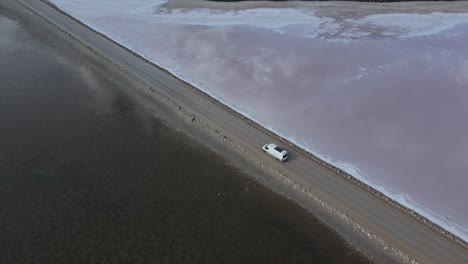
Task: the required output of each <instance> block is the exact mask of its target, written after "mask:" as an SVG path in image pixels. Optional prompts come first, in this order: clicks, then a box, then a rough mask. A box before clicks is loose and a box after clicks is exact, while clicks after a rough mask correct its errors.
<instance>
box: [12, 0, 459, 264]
mask: <svg viewBox="0 0 468 264" xmlns="http://www.w3.org/2000/svg"><path fill="white" fill-rule="evenodd" d="M18 1H20V2H22V3H24V4H26V5H27V6H29V7H30V8H31V9H32V10H34V11H35V12H36V13H38V14H40V15H41V16H43V17H44V18H46V19H47V20H49V21H50V22H52V23H54V24H56V25H57V26H58V27H60V28H62V29H63V30H65V31H67V32H68V33H69V34H71V35H73V36H74V37H76V38H77V39H79V40H81V42H82V43H84V44H85V45H87V46H88V47H89V48H91V49H93V50H95V51H96V52H98V53H100V54H102V55H103V56H105V57H107V58H109V59H110V60H112V61H114V62H115V63H116V64H117V65H119V66H121V67H122V68H123V69H125V70H126V71H128V72H129V73H131V74H133V75H135V76H137V77H138V78H141V79H143V80H145V81H146V82H149V83H151V84H152V86H153V88H154V89H155V90H157V92H159V93H160V94H162V95H164V96H166V97H167V98H170V99H171V100H172V101H173V102H175V103H176V104H177V105H179V106H180V107H183V108H184V109H185V110H186V111H188V112H190V113H192V114H193V115H194V116H195V117H196V118H197V119H201V120H203V121H204V122H205V123H208V124H209V125H210V126H211V127H213V128H214V129H216V130H218V131H219V132H220V133H221V134H223V135H225V136H227V137H228V138H229V139H230V140H232V141H236V143H238V144H240V145H242V146H243V147H244V148H245V149H246V151H249V152H250V153H253V154H254V155H257V156H258V157H260V159H263V160H264V162H266V163H268V164H269V165H270V166H271V167H273V168H274V169H276V170H278V171H280V172H281V173H283V174H284V175H286V176H287V177H288V178H289V179H291V180H293V181H295V182H296V183H298V184H300V185H301V186H303V187H304V188H306V189H308V190H309V191H311V192H312V193H314V194H315V195H317V196H319V197H320V198H321V199H323V200H324V201H326V202H327V203H328V204H330V205H331V206H333V207H334V208H336V209H338V210H339V211H341V212H343V213H346V214H347V215H348V216H349V217H350V218H352V219H353V220H354V221H355V222H357V223H359V224H361V225H363V226H365V227H367V228H368V229H369V230H371V232H372V234H374V235H377V236H379V237H381V238H383V239H384V240H385V241H386V242H388V243H389V244H391V245H392V246H395V247H397V248H399V249H400V250H402V251H403V252H404V253H406V254H408V255H409V256H410V257H411V258H413V259H415V260H417V261H418V262H419V263H453V264H455V263H460V264H462V263H468V249H467V248H466V247H464V246H463V245H461V244H459V243H456V242H454V241H452V240H450V239H448V238H446V237H445V236H443V235H441V234H440V233H438V232H436V231H434V230H433V229H431V228H430V227H428V226H426V225H424V224H422V223H421V222H420V221H418V220H417V219H415V218H414V217H413V216H411V215H409V214H408V213H406V212H403V211H402V210H400V209H398V208H395V207H394V206H392V205H390V204H389V203H388V202H386V201H384V200H382V199H380V198H378V197H377V196H375V195H374V194H372V193H370V192H368V191H366V190H365V189H363V188H362V187H359V186H357V185H356V184H354V183H352V182H350V181H348V180H346V179H345V178H343V177H342V176H339V175H337V174H336V173H334V172H333V171H331V170H330V169H328V168H326V167H324V166H322V165H321V164H319V163H317V162H316V161H313V160H311V159H310V158H308V157H306V156H304V155H302V154H300V153H298V152H296V151H293V150H290V159H289V161H288V162H286V163H279V162H277V161H275V160H273V159H271V158H270V157H268V156H267V155H265V154H264V153H262V149H261V146H262V145H263V144H265V143H270V142H273V143H277V144H279V145H283V144H281V143H280V142H278V140H276V139H275V138H274V137H272V136H270V135H268V134H267V133H264V132H263V131H261V130H259V129H257V128H256V127H254V126H252V125H251V124H249V123H248V122H246V121H245V120H244V119H242V118H240V117H239V116H237V115H235V114H233V113H232V112H231V111H229V110H227V109H225V108H224V107H222V106H220V105H219V104H216V103H213V102H212V101H211V100H210V99H208V98H206V97H205V96H203V95H202V94H200V93H198V92H196V91H194V89H193V88H192V87H189V85H188V84H186V83H185V82H183V81H181V80H178V79H176V78H175V77H173V76H171V75H170V74H169V73H167V72H166V71H164V70H161V69H159V68H158V67H155V66H154V65H152V64H150V63H148V62H145V61H143V60H142V59H141V58H138V57H137V56H135V55H134V54H132V53H130V52H128V51H127V50H125V49H124V48H122V47H120V46H119V45H117V44H116V43H114V42H112V41H110V40H109V39H106V38H105V37H103V36H101V35H99V34H97V33H96V32H94V31H92V30H90V29H89V28H87V27H85V26H83V25H82V24H80V23H78V22H77V21H75V20H74V19H71V18H70V17H68V16H66V15H64V14H62V13H61V12H59V11H57V10H56V9H54V8H52V7H51V6H49V5H48V4H46V3H44V2H42V1H39V0H18Z"/></svg>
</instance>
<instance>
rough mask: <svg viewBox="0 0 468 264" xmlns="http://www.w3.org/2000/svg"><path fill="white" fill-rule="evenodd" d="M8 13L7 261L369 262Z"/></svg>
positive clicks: (3, 113)
mask: <svg viewBox="0 0 468 264" xmlns="http://www.w3.org/2000/svg"><path fill="white" fill-rule="evenodd" d="M12 12H13V11H11V10H9V9H8V8H5V9H2V8H1V5H0V263H367V260H366V259H365V258H363V257H362V256H361V255H359V254H358V253H357V252H356V251H353V250H352V249H350V248H349V247H347V246H346V245H345V244H344V243H343V241H342V240H340V239H339V237H338V236H337V235H336V234H334V233H333V232H331V231H330V230H329V229H328V228H326V227H324V226H323V225H322V224H321V223H319V222H318V221H317V220H316V219H315V218H313V217H312V216H310V215H309V214H307V213H305V212H304V211H303V210H302V209H300V208H299V207H297V206H296V205H294V204H293V203H291V202H289V201H287V200H285V199H283V198H281V197H280V196H278V195H275V194H273V193H272V192H270V191H268V190H266V189H265V188H264V187H262V186H260V185H259V184H258V183H256V182H255V181H254V180H253V179H251V178H249V177H246V176H245V175H243V174H242V173H240V172H239V171H238V170H237V169H236V168H234V167H232V166H231V165H229V164H228V163H227V162H226V161H225V160H223V158H221V157H219V156H218V155H216V154H215V153H212V152H210V151H209V150H208V149H207V148H205V147H204V146H203V145H202V144H200V143H198V142H194V141H193V140H192V139H190V138H188V137H186V136H184V135H183V134H181V133H178V132H176V131H174V130H173V129H172V128H169V127H167V126H166V125H164V124H163V123H162V122H160V121H158V120H157V119H155V118H154V117H153V114H152V113H150V112H149V111H148V110H146V109H145V108H143V107H141V106H139V104H137V103H135V102H134V101H133V100H132V99H131V98H130V97H128V96H127V95H126V94H125V92H124V89H122V87H119V84H118V83H116V82H115V81H113V80H112V78H111V77H109V76H107V75H105V74H97V73H93V71H91V70H90V69H89V68H87V66H86V65H85V63H83V64H80V63H79V61H76V60H71V59H69V58H68V55H67V54H66V52H63V51H61V50H60V49H57V45H55V46H51V45H49V43H48V40H47V39H48V38H52V37H50V36H38V35H37V32H39V31H40V30H39V31H38V30H36V31H34V30H32V31H31V30H30V27H34V26H35V25H33V24H31V23H29V24H27V25H24V23H22V22H21V21H20V19H18V17H21V16H20V15H18V16H17V15H15V14H12ZM13 13H14V12H13ZM38 27H39V26H38ZM54 41H55V43H56V44H57V42H58V43H59V44H60V40H57V39H55V40H54ZM77 52H78V51H77Z"/></svg>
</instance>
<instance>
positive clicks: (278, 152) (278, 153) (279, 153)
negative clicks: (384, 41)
mask: <svg viewBox="0 0 468 264" xmlns="http://www.w3.org/2000/svg"><path fill="white" fill-rule="evenodd" d="M262 149H263V151H264V152H266V153H268V154H270V155H271V156H273V157H274V158H275V159H277V160H279V161H286V160H287V159H288V152H287V151H286V150H284V149H282V148H280V147H278V146H277V145H275V144H273V143H271V144H266V145H264V146H263V148H262Z"/></svg>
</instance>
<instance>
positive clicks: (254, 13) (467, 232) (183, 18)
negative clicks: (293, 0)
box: [52, 0, 468, 241]
mask: <svg viewBox="0 0 468 264" xmlns="http://www.w3.org/2000/svg"><path fill="white" fill-rule="evenodd" d="M52 1H53V2H54V3H56V4H57V5H58V6H59V7H60V8H62V9H63V10H65V11H67V12H69V13H70V14H71V15H74V16H76V17H77V18H78V19H80V20H81V21H82V22H84V23H86V24H87V25H88V26H90V27H92V28H93V29H95V30H97V31H99V32H100V33H103V34H104V35H106V36H108V37H110V38H111V39H113V40H115V41H116V42H118V43H120V44H121V45H123V46H125V47H127V48H129V49H131V50H132V51H134V52H135V53H137V54H139V55H140V56H142V57H144V58H146V59H148V60H150V61H152V62H153V63H154V64H156V65H158V66H160V67H162V68H165V69H166V70H168V71H169V72H171V73H172V74H174V75H175V76H177V77H178V78H181V79H183V80H185V81H187V82H189V83H191V84H192V85H193V86H195V87H196V88H198V89H200V90H202V91H204V92H206V93H208V94H209V95H210V96H212V97H214V98H216V99H218V100H220V101H221V102H222V103H223V104H226V105H228V106H229V107H231V108H233V109H234V110H235V111H237V112H239V113H240V114H242V115H244V116H246V117H248V118H250V119H252V120H254V121H255V122H257V123H259V124H260V125H262V126H264V127H265V128H267V129H269V130H271V131H273V132H274V133H276V134H278V135H280V136H282V137H284V138H286V139H288V140H290V141H291V142H293V143H294V144H296V145H297V146H299V147H301V148H303V149H305V150H306V151H308V152H310V153H312V154H314V155H316V156H317V157H319V158H320V159H322V160H324V161H325V162H328V163H330V164H332V165H334V166H336V167H338V168H340V169H342V170H344V171H346V172H347V173H349V174H351V175H353V176H354V177H356V178H358V179H359V180H360V181H362V182H364V183H365V184H368V185H370V186H372V187H373V188H374V189H376V190H378V191H380V192H382V193H384V194H385V195H387V196H388V197H390V198H391V199H393V200H395V201H397V202H398V203H400V204H401V205H403V206H405V207H407V208H409V209H412V210H414V211H416V212H418V213H419V214H421V215H423V216H424V217H426V218H428V219H430V220H431V221H433V222H434V223H436V224H438V225H440V226H441V227H443V228H444V229H446V230H447V231H449V232H451V233H453V234H455V235H457V236H459V237H460V238H461V239H463V240H464V241H468V229H466V228H463V227H462V226H460V225H458V224H456V223H454V222H453V221H452V220H450V218H449V217H447V216H442V215H438V214H436V213H434V212H432V211H431V210H430V209H429V208H426V207H423V206H421V205H419V204H418V203H417V202H415V201H414V200H413V199H412V198H411V195H410V194H404V193H400V192H398V191H396V190H393V189H392V188H390V187H388V186H385V185H384V184H382V183H381V182H378V181H376V180H375V179H373V178H372V177H369V176H368V175H366V174H365V173H364V172H363V171H362V170H360V169H359V168H357V167H356V166H353V165H352V164H349V163H346V162H343V161H338V160H335V159H333V158H331V157H329V156H327V155H325V154H323V153H320V152H319V151H317V150H315V149H314V148H313V147H311V146H308V145H307V144H306V143H304V142H298V141H296V140H295V139H294V138H293V137H292V136H291V135H288V134H287V132H286V131H278V129H275V128H273V127H271V126H269V124H266V123H265V122H261V121H260V120H258V119H256V118H255V117H254V116H253V115H251V114H250V113H248V112H246V111H242V110H241V109H239V107H238V106H236V105H235V103H232V102H228V101H227V100H225V99H224V98H220V97H219V96H216V95H214V94H213V93H210V91H208V90H207V89H206V88H204V87H203V84H201V83H199V82H197V81H195V80H192V79H191V78H190V74H189V73H183V72H181V71H180V70H179V69H177V68H176V67H174V66H172V67H171V66H170V65H164V64H163V63H162V62H160V61H159V62H158V61H155V59H154V58H157V56H154V57H153V56H151V54H149V55H146V54H142V53H141V52H139V51H138V50H135V49H134V47H133V46H132V44H131V42H130V41H127V40H126V39H125V38H124V37H121V36H115V35H114V34H112V33H111V31H107V30H106V29H104V28H101V27H100V26H99V25H96V24H94V23H93V19H94V18H96V17H101V16H123V17H132V18H135V19H137V20H145V21H147V22H148V23H151V24H158V23H164V24H183V25H187V24H188V25H204V26H229V25H249V26H255V27H259V28H265V29H268V30H274V31H275V32H278V33H279V32H281V33H283V34H284V33H285V32H286V33H287V29H285V27H288V26H291V25H305V26H306V27H310V30H309V31H308V32H314V33H313V34H311V33H309V34H308V35H304V37H306V38H310V37H312V38H316V37H320V36H321V35H322V34H327V33H337V32H339V34H338V35H337V36H334V37H333V38H335V39H336V38H338V39H342V40H346V41H349V39H350V38H352V37H356V36H358V37H360V36H366V35H367V31H366V30H367V28H369V27H374V29H375V27H379V28H382V33H383V35H386V36H391V37H397V38H411V37H416V36H424V35H432V34H437V33H440V32H442V31H444V30H447V29H450V28H452V27H454V26H455V25H457V24H459V23H466V22H467V21H468V14H444V13H431V14H424V15H420V14H378V15H370V16H367V17H364V18H362V19H348V20H346V23H349V25H348V27H346V28H344V27H343V24H341V23H342V22H337V20H336V19H334V18H319V17H316V16H314V14H313V13H312V12H309V11H307V12H306V11H303V10H295V9H265V8H262V9H252V10H245V11H236V12H234V11H218V10H210V9H197V10H167V9H164V8H158V5H160V4H163V3H166V1H154V0H139V1H117V3H114V1H110V0H106V1H103V0H101V1H91V0H80V1H73V2H70V1H66V0H52ZM90 7H92V8H90ZM333 38H330V40H333Z"/></svg>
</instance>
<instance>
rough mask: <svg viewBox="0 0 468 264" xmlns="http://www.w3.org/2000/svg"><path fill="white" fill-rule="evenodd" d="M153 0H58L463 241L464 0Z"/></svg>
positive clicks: (467, 143) (466, 218) (467, 147)
mask: <svg viewBox="0 0 468 264" xmlns="http://www.w3.org/2000/svg"><path fill="white" fill-rule="evenodd" d="M163 2H165V1H153V0H150V1H148V0H139V1H122V2H120V3H119V5H113V6H112V10H109V8H108V5H107V3H106V2H105V1H83V2H80V3H70V2H69V1H62V0H54V3H57V4H59V5H60V6H61V7H62V8H64V10H66V11H67V12H69V13H71V14H72V15H74V16H76V17H77V18H79V19H81V20H82V21H84V22H86V23H87V24H88V25H90V26H92V27H94V28H95V29H96V30H98V31H100V32H102V33H104V34H106V35H107V36H110V37H112V38H114V39H115V40H116V41H118V42H119V43H121V44H123V45H125V46H127V47H129V48H130V49H132V50H133V51H135V52H137V53H139V54H141V55H142V56H144V57H146V58H148V59H150V60H151V61H153V62H155V63H157V64H159V65H161V66H162V67H164V68H166V69H168V70H169V71H171V72H172V73H174V74H175V75H177V76H179V77H180V78H182V79H184V80H186V81H188V82H190V83H192V84H194V85H195V86H197V87H198V88H200V89H202V90H204V91H206V92H207V93H209V94H211V95H213V96H214V97H216V98H218V99H220V100H222V101H223V102H224V103H226V104H227V105H230V106H231V107H232V108H233V109H235V110H237V111H239V112H241V113H243V114H246V115H248V116H249V117H251V118H252V119H254V120H256V121H258V122H259V123H261V124H262V125H264V126H265V127H267V128H269V129H272V130H273V131H275V132H277V133H278V134H280V135H281V136H284V137H286V138H288V139H290V140H291V141H293V142H296V143H297V144H298V145H300V146H301V147H304V148H305V149H307V150H309V151H310V152H312V153H314V154H316V155H318V156H319V157H321V158H323V159H324V160H326V161H328V162H330V163H332V164H334V165H336V166H338V167H340V168H342V169H344V170H345V171H347V172H349V173H350V174H352V175H354V176H356V177H358V178H359V179H360V180H362V181H364V182H366V183H367V184H370V185H371V186H373V187H374V188H376V189H377V190H379V191H382V192H383V193H385V194H386V195H388V196H389V197H391V198H392V199H395V200H396V201H397V202H399V203H401V204H403V205H404V206H407V207H409V208H411V209H413V210H415V211H417V212H418V213H420V214H423V215H424V216H426V217H428V218H430V219H431V220H432V221H434V222H436V223H437V224H439V225H441V226H442V227H443V228H446V229H447V230H449V231H450V232H453V233H454V234H456V235H459V236H460V237H462V239H465V240H466V238H467V236H468V231H467V230H468V228H467V226H468V210H466V204H465V201H466V200H468V192H467V191H466V187H467V186H468V180H467V179H468V178H467V177H466V171H468V163H467V162H465V161H466V158H467V157H468V136H467V135H468V126H467V125H466V122H463V121H462V120H466V119H468V104H466V101H467V98H468V89H467V87H468V77H467V76H468V52H467V51H468V50H467V49H466V43H467V42H468V34H467V32H468V23H467V21H468V6H467V5H466V4H464V3H461V2H457V3H426V4H425V5H420V4H418V3H398V4H374V3H373V4H369V3H347V4H346V5H343V4H340V3H312V2H302V3H298V2H288V3H284V2H283V3H276V2H275V3H265V2H262V3H261V4H260V3H255V4H254V3H246V2H243V3H237V4H233V3H213V2H210V3H208V2H206V1H201V0H200V1H195V0H193V1H186V0H180V1H169V2H168V3H164V4H162V3H163ZM159 4H161V5H160V6H159ZM214 7H216V8H214ZM255 7H263V8H259V9H257V8H255ZM266 7H268V8H266ZM156 28H157V30H156Z"/></svg>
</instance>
